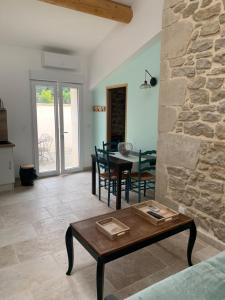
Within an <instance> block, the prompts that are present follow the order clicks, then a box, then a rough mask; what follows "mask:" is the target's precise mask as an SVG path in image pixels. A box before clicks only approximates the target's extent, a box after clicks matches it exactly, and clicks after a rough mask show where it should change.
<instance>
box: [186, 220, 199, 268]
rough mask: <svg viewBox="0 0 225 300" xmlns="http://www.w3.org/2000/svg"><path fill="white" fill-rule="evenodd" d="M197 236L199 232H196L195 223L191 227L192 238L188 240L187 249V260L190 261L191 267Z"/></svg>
mask: <svg viewBox="0 0 225 300" xmlns="http://www.w3.org/2000/svg"><path fill="white" fill-rule="evenodd" d="M196 236H197V230H196V226H195V223H194V222H193V223H192V224H191V227H190V236H189V240H188V249H187V259H188V264H189V266H192V261H191V255H192V250H193V248H194V244H195V240H196Z"/></svg>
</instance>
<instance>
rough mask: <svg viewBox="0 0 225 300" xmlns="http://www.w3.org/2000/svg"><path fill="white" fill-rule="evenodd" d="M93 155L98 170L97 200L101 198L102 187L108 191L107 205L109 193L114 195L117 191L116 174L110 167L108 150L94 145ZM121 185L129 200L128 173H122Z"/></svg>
mask: <svg viewBox="0 0 225 300" xmlns="http://www.w3.org/2000/svg"><path fill="white" fill-rule="evenodd" d="M95 155H96V162H97V170H98V188H99V190H98V191H99V193H98V194H99V200H101V188H103V187H104V188H105V189H107V191H108V206H110V194H114V195H116V193H117V189H116V184H117V174H116V173H115V171H114V170H111V168H110V160H109V151H105V150H103V149H98V148H97V147H96V146H95ZM121 185H122V186H123V187H124V188H122V191H125V198H126V200H127V202H129V190H130V174H128V173H124V174H122V182H121Z"/></svg>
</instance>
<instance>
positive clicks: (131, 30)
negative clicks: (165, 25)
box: [89, 0, 163, 88]
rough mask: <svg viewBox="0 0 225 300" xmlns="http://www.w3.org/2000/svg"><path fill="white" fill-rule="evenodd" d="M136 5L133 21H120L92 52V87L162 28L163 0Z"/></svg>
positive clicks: (152, 0)
mask: <svg viewBox="0 0 225 300" xmlns="http://www.w3.org/2000/svg"><path fill="white" fill-rule="evenodd" d="M132 7H133V11H134V18H133V20H132V21H131V23H130V24H128V25H126V24H125V25H124V24H121V25H118V26H117V27H116V28H115V29H114V30H113V31H112V32H111V33H110V34H109V35H108V36H107V37H106V39H105V40H104V41H103V42H102V43H101V44H100V45H99V46H98V47H97V49H96V50H95V52H94V53H93V54H92V55H91V57H90V74H89V84H90V87H91V88H94V87H95V86H96V85H97V84H98V83H99V82H100V81H101V80H102V79H104V78H105V77H106V76H107V75H109V74H110V73H111V72H112V71H113V70H115V69H116V68H117V67H118V66H120V65H121V64H122V63H123V62H124V61H126V60H127V59H128V58H129V57H131V56H132V55H134V54H135V53H136V52H137V51H138V50H139V49H140V48H142V47H143V46H144V45H145V44H146V43H147V42H149V41H150V40H151V39H152V38H153V37H154V36H155V35H157V34H158V33H159V32H160V31H161V20H162V11H163V0H136V1H135V2H134V4H133V6H132Z"/></svg>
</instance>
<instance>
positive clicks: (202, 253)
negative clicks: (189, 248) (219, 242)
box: [194, 246, 221, 261]
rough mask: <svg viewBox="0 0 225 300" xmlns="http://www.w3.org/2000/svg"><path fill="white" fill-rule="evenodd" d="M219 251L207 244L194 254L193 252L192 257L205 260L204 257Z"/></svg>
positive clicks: (209, 256)
mask: <svg viewBox="0 0 225 300" xmlns="http://www.w3.org/2000/svg"><path fill="white" fill-rule="evenodd" d="M220 252H221V251H219V250H217V249H215V248H214V247H212V246H207V247H205V248H204V249H202V250H200V251H197V252H196V253H195V254H194V257H195V258H196V260H199V261H203V260H206V259H209V258H211V257H212V256H214V255H217V254H218V253H220Z"/></svg>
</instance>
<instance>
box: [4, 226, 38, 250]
mask: <svg viewBox="0 0 225 300" xmlns="http://www.w3.org/2000/svg"><path fill="white" fill-rule="evenodd" d="M36 236H37V234H36V232H35V230H34V228H33V226H32V225H30V226H26V225H20V226H10V227H6V228H4V229H1V230H0V247H4V246H8V245H12V244H14V243H17V242H22V241H26V240H29V239H33V238H35V237H36Z"/></svg>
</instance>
